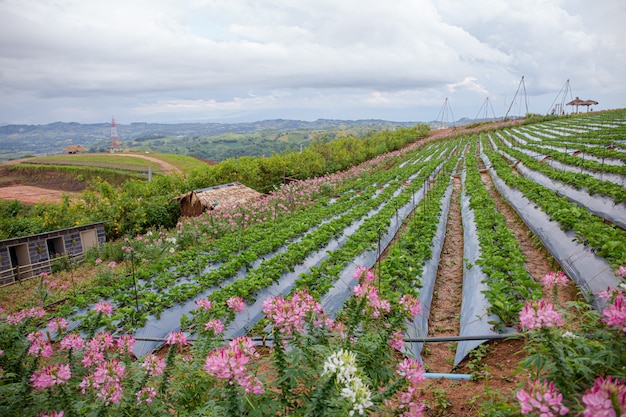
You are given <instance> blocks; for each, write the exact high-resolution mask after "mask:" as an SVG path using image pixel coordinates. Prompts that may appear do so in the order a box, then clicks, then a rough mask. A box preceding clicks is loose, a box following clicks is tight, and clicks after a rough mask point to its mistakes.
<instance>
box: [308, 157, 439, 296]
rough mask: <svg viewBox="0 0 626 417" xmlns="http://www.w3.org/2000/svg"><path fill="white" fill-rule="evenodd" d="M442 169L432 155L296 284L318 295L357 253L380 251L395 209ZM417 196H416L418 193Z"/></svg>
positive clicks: (395, 211) (404, 203)
mask: <svg viewBox="0 0 626 417" xmlns="http://www.w3.org/2000/svg"><path fill="white" fill-rule="evenodd" d="M401 169H405V168H401ZM442 169H443V162H442V161H441V160H439V159H434V158H433V159H432V160H429V161H428V162H426V165H425V166H424V169H423V170H421V171H420V172H419V175H418V176H417V177H415V178H413V179H411V181H410V183H405V186H404V189H403V190H402V192H401V193H399V194H397V195H396V196H394V197H393V198H392V199H390V200H389V201H388V202H387V204H385V205H384V206H382V207H381V208H380V210H379V211H378V212H376V213H375V214H374V215H372V216H370V217H368V218H366V219H365V221H364V222H363V224H362V225H361V226H360V227H359V229H358V230H357V231H356V232H355V233H353V234H352V235H350V236H349V237H348V239H347V240H346V242H345V243H344V244H343V245H342V246H341V247H340V248H338V249H336V250H334V251H331V252H329V253H328V256H327V257H326V258H325V259H324V260H323V261H322V262H321V264H320V265H319V267H315V268H311V271H310V272H308V273H304V274H302V275H300V278H299V279H298V282H297V285H298V287H299V288H305V289H307V291H309V292H311V294H313V295H315V296H321V295H323V294H325V293H326V292H327V291H328V290H329V289H330V288H331V287H332V286H333V283H334V282H335V281H336V280H337V279H338V278H339V274H340V273H341V272H342V271H343V270H344V269H345V268H346V266H347V265H348V264H349V263H350V262H352V261H353V260H354V259H355V258H356V257H357V256H358V255H360V254H361V253H363V252H366V251H371V250H380V251H382V250H383V249H384V248H380V240H381V237H382V235H383V234H384V233H385V232H386V231H387V229H388V227H389V226H390V224H391V221H392V220H393V219H394V218H397V211H398V209H400V208H401V207H403V206H404V205H406V204H408V203H411V202H412V201H415V198H416V193H417V191H418V190H419V189H420V188H421V187H425V189H427V185H428V184H427V182H428V180H429V179H430V178H431V176H432V175H433V174H436V173H437V172H439V171H441V170H442ZM401 182H402V181H400V183H401ZM417 197H418V198H419V195H418V196H417Z"/></svg>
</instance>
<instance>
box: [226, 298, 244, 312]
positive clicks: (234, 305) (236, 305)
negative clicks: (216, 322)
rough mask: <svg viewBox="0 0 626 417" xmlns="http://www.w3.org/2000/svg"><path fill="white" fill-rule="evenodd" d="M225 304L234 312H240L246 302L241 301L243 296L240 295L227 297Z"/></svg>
mask: <svg viewBox="0 0 626 417" xmlns="http://www.w3.org/2000/svg"><path fill="white" fill-rule="evenodd" d="M226 305H227V306H228V308H230V309H231V310H233V311H234V312H235V313H241V312H242V311H243V309H244V308H245V306H246V304H245V303H244V301H243V298H241V297H231V298H229V299H228V300H226Z"/></svg>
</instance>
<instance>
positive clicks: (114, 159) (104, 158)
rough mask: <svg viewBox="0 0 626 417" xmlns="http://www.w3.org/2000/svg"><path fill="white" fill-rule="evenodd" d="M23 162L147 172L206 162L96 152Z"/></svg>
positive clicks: (161, 155) (184, 169) (196, 166)
mask: <svg viewBox="0 0 626 417" xmlns="http://www.w3.org/2000/svg"><path fill="white" fill-rule="evenodd" d="M22 163H23V164H36V165H65V166H89V167H99V168H108V169H113V170H122V171H135V172H147V171H148V168H149V167H152V172H153V173H154V174H169V173H176V172H184V173H189V172H191V171H193V170H194V169H199V168H203V167H206V163H204V162H202V161H200V160H198V159H196V158H193V157H190V156H184V155H175V154H164V153H145V154H144V153H136V154H134V153H116V154H110V153H97V154H78V155H53V156H41V157H36V158H31V159H29V160H27V161H23V162H22Z"/></svg>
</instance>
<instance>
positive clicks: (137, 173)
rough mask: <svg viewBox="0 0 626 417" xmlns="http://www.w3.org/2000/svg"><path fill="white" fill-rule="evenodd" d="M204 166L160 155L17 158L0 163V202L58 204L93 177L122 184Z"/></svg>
mask: <svg viewBox="0 0 626 417" xmlns="http://www.w3.org/2000/svg"><path fill="white" fill-rule="evenodd" d="M206 166H208V164H207V162H205V161H201V160H199V159H197V158H193V157H189V156H184V155H173V154H159V153H115V154H111V153H97V154H96V153H91V154H78V155H54V156H42V157H31V158H25V159H18V160H13V161H9V162H4V163H2V162H0V199H4V200H19V201H22V202H24V203H27V204H33V203H37V202H42V201H60V199H61V196H62V194H63V192H78V191H83V190H84V189H85V188H86V186H87V183H88V182H89V181H90V180H92V179H95V178H102V179H106V180H107V181H109V182H110V183H111V184H115V185H121V184H123V183H124V182H125V181H126V180H128V179H129V178H138V179H147V178H148V173H149V171H151V173H152V175H169V174H189V173H191V172H192V171H193V170H196V169H201V168H204V167H206ZM20 187H22V188H20ZM33 187H35V188H33Z"/></svg>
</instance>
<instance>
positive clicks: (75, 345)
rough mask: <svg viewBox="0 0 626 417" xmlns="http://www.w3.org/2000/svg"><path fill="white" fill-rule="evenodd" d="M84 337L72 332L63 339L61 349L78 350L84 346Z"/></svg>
mask: <svg viewBox="0 0 626 417" xmlns="http://www.w3.org/2000/svg"><path fill="white" fill-rule="evenodd" d="M83 343H84V341H83V338H82V337H80V335H79V334H78V333H70V334H68V335H66V336H65V337H64V338H63V339H62V340H61V343H60V345H61V350H72V349H74V350H77V349H82V348H83Z"/></svg>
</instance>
